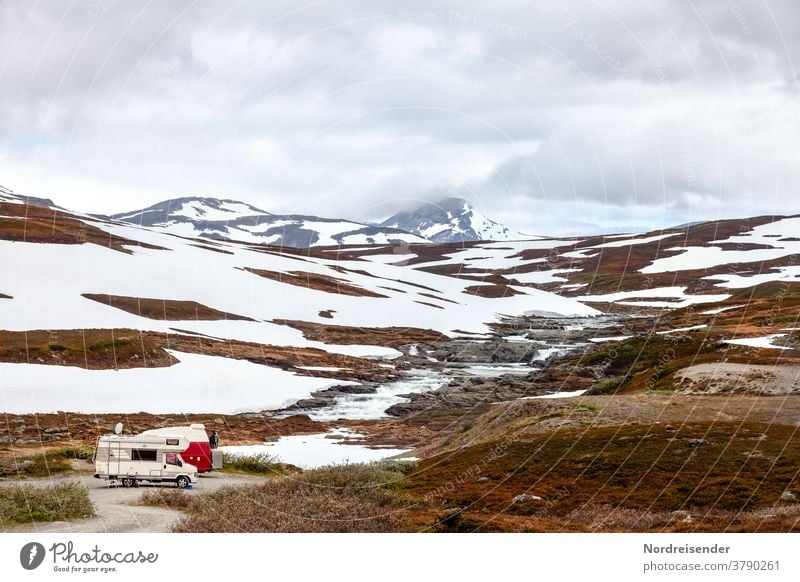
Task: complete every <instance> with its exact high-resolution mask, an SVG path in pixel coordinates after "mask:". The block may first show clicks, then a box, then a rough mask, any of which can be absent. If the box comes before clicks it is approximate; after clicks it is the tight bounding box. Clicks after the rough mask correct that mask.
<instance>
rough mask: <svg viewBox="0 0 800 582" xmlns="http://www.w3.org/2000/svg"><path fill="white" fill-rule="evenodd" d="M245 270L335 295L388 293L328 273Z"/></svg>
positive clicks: (379, 295)
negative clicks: (366, 287)
mask: <svg viewBox="0 0 800 582" xmlns="http://www.w3.org/2000/svg"><path fill="white" fill-rule="evenodd" d="M244 270H245V271H249V272H250V273H253V274H254V275H258V276H259V277H264V278H266V279H271V280H273V281H279V282H281V283H288V284H289V285H295V286H297V287H305V288H307V289H314V290H316V291H323V292H325V293H333V294H334V295H350V296H352V297H375V298H383V299H385V298H386V295H381V294H380V293H375V292H374V291H370V290H369V289H364V288H363V287H359V286H357V285H354V284H352V283H349V282H347V281H344V280H342V279H337V278H336V277H329V276H328V275H321V274H319V273H306V272H303V271H291V272H288V273H279V272H277V271H267V270H265V269H252V268H250V267H246V268H245V269H244Z"/></svg>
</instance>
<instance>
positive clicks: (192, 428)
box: [140, 424, 222, 473]
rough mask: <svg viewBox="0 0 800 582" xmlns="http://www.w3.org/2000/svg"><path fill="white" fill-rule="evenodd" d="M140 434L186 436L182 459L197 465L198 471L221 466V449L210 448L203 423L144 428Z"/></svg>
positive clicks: (207, 470) (201, 471) (206, 470)
mask: <svg viewBox="0 0 800 582" xmlns="http://www.w3.org/2000/svg"><path fill="white" fill-rule="evenodd" d="M140 436H165V437H166V436H173V437H174V436H177V437H183V438H186V440H187V441H188V443H189V444H188V446H187V447H186V449H184V450H182V451H180V453H181V457H183V460H184V461H186V462H188V463H191V464H192V465H194V466H195V467H197V472H198V473H209V472H211V470H212V469H221V468H222V451H220V450H217V449H212V448H211V445H210V444H209V440H208V434H207V433H206V427H205V425H203V424H190V425H189V426H169V427H163V428H154V429H152V430H146V431H144V432H143V433H141V435H140Z"/></svg>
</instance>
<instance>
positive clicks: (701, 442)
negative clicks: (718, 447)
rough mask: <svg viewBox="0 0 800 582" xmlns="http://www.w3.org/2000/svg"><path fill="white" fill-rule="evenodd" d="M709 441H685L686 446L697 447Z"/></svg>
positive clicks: (707, 443) (708, 443)
mask: <svg viewBox="0 0 800 582" xmlns="http://www.w3.org/2000/svg"><path fill="white" fill-rule="evenodd" d="M710 444H711V443H710V442H708V441H707V440H706V439H689V442H687V443H686V446H688V447H692V448H693V449H694V448H697V447H699V446H701V445H710Z"/></svg>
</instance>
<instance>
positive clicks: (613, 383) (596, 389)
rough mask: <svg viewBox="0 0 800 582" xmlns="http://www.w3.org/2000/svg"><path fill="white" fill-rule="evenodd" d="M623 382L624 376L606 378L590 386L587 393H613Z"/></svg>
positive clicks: (591, 394)
mask: <svg viewBox="0 0 800 582" xmlns="http://www.w3.org/2000/svg"><path fill="white" fill-rule="evenodd" d="M624 383H625V376H614V377H613V378H606V379H605V380H601V381H600V382H598V383H597V384H595V385H594V386H592V387H591V388H590V389H589V391H588V392H587V395H589V396H598V395H603V394H614V393H615V392H616V391H617V390H618V389H619V388H621V387H622V385H623V384H624Z"/></svg>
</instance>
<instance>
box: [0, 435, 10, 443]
mask: <svg viewBox="0 0 800 582" xmlns="http://www.w3.org/2000/svg"><path fill="white" fill-rule="evenodd" d="M10 442H11V437H10V436H0V443H10Z"/></svg>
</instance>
